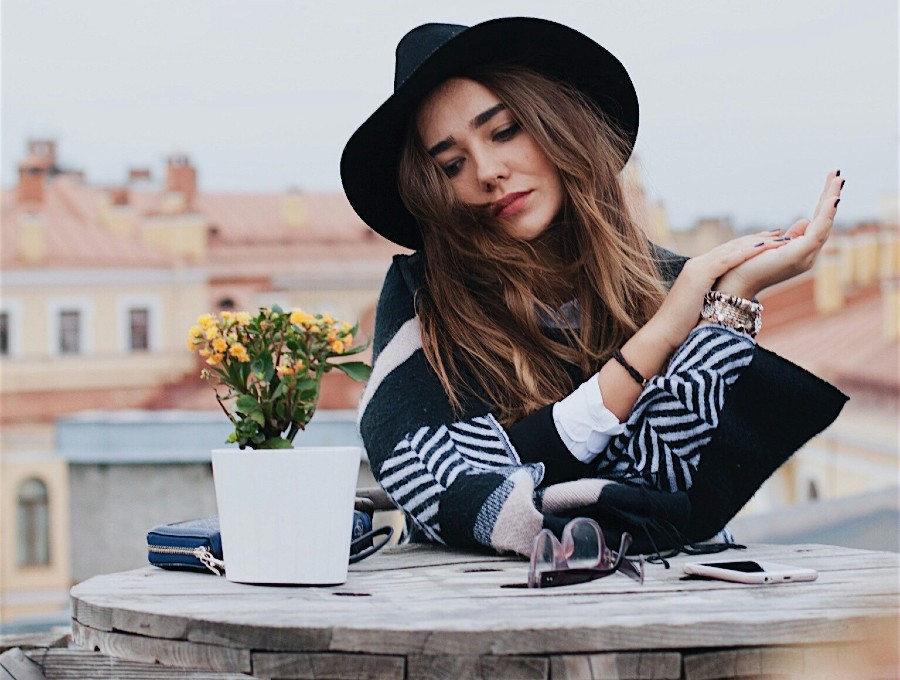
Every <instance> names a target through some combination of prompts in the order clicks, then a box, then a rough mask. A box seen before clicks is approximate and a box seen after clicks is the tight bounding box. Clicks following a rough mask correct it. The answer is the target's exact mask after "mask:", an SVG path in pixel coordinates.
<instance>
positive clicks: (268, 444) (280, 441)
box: [258, 437, 294, 449]
mask: <svg viewBox="0 0 900 680" xmlns="http://www.w3.org/2000/svg"><path fill="white" fill-rule="evenodd" d="M258 448H260V449H292V448H294V445H293V444H291V443H290V442H289V441H288V440H287V439H285V438H284V437H269V438H268V439H266V441H264V442H263V443H262V446H260V447H258Z"/></svg>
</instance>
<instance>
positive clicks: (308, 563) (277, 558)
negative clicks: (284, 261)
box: [187, 305, 371, 585]
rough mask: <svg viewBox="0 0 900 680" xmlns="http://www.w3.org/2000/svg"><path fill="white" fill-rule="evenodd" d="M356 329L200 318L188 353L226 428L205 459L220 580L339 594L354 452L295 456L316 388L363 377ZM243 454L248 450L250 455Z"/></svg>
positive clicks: (269, 319) (304, 320)
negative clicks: (335, 587) (337, 374)
mask: <svg viewBox="0 0 900 680" xmlns="http://www.w3.org/2000/svg"><path fill="white" fill-rule="evenodd" d="M357 330H358V325H357V326H351V325H350V324H348V323H346V322H341V321H338V320H336V319H333V318H332V317H331V316H329V315H328V314H316V315H312V314H308V313H306V312H304V311H303V310H300V309H293V310H290V311H285V310H283V309H281V308H280V307H278V306H277V305H276V306H273V307H271V308H260V310H259V312H258V313H257V314H256V315H255V316H251V315H250V314H249V313H248V312H229V311H224V312H221V313H220V314H218V315H212V314H204V315H202V316H200V317H199V318H198V319H197V324H196V325H195V326H193V327H192V328H191V329H190V333H189V337H188V343H187V344H188V348H189V349H190V350H191V351H196V352H198V353H199V354H200V356H201V357H203V358H204V359H205V360H206V364H207V366H206V367H204V368H203V370H202V371H201V373H200V375H201V377H202V378H203V379H205V380H207V381H208V382H209V383H210V384H211V385H212V386H213V389H214V390H215V395H216V400H217V401H218V403H219V405H220V406H221V408H222V410H223V411H224V413H225V415H226V416H227V417H228V419H229V420H230V421H231V423H232V425H233V426H234V430H233V431H232V432H231V434H230V435H229V437H228V442H229V443H236V444H237V445H238V448H223V449H215V450H213V452H212V463H213V478H214V481H215V487H216V504H217V506H218V511H219V523H220V527H221V534H222V548H223V552H224V553H225V559H226V575H227V576H228V578H229V579H231V580H232V581H240V582H247V583H294V584H310V585H315V584H336V583H343V582H344V581H345V580H346V578H347V564H348V557H349V552H350V535H351V523H352V517H353V497H354V491H355V489H356V478H357V474H358V471H359V461H360V458H361V453H362V450H361V448H360V447H355V446H347V447H301V448H298V449H294V447H293V441H294V438H295V437H296V435H297V434H298V433H299V432H300V431H301V430H303V429H305V427H306V425H307V424H308V423H309V421H310V419H311V418H312V417H313V415H314V414H315V411H316V405H317V403H318V399H319V392H320V390H321V387H322V378H323V377H324V376H325V374H326V373H328V372H330V371H332V370H335V369H336V370H339V371H342V372H343V373H345V374H346V375H348V376H349V377H350V378H353V379H354V380H359V381H363V380H365V379H367V378H368V376H369V373H370V372H371V368H370V367H369V366H368V365H367V364H366V363H364V362H361V361H351V362H346V361H335V360H336V359H341V358H343V357H347V356H350V355H354V354H358V353H360V352H362V351H364V350H365V349H366V347H367V346H368V344H367V343H364V344H354V342H355V340H354V337H355V335H356V333H357ZM246 449H253V450H252V451H246Z"/></svg>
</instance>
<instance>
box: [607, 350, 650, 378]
mask: <svg viewBox="0 0 900 680" xmlns="http://www.w3.org/2000/svg"><path fill="white" fill-rule="evenodd" d="M613 359H615V360H616V361H618V362H619V363H620V364H622V368H624V369H625V370H626V371H628V375H630V376H631V377H632V378H634V381H635V382H636V383H637V384H638V385H640V386H641V387H646V386H647V379H646V378H645V377H644V376H642V375H641V374H640V371H638V370H637V369H636V368H635V367H634V366H632V365H631V364H629V363H628V361H626V359H625V357H623V356H622V353H621V352H620V351H619V350H615V351H614V352H613Z"/></svg>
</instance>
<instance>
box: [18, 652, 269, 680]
mask: <svg viewBox="0 0 900 680" xmlns="http://www.w3.org/2000/svg"><path fill="white" fill-rule="evenodd" d="M28 656H29V657H30V658H31V659H33V661H34V663H32V666H33V667H34V668H41V667H43V669H44V670H43V675H42V676H41V677H42V678H45V679H46V680H247V678H251V677H253V676H250V675H246V674H243V673H222V672H218V671H216V672H208V671H189V670H185V669H183V668H174V667H167V666H161V665H160V664H148V663H140V662H138V661H124V660H122V659H115V658H112V657H109V656H104V655H103V654H100V653H98V652H92V651H89V650H86V649H51V650H49V651H48V652H47V654H43V653H42V652H39V651H37V650H35V651H32V652H28ZM38 664H40V665H38ZM16 680H25V678H24V677H23V678H19V676H16Z"/></svg>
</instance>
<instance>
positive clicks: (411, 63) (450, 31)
mask: <svg viewBox="0 0 900 680" xmlns="http://www.w3.org/2000/svg"><path fill="white" fill-rule="evenodd" d="M467 28H469V27H468V26H460V25H457V24H422V25H421V26H416V27H415V28H414V29H412V30H411V31H410V32H409V33H407V34H406V35H404V36H403V37H402V38H401V39H400V42H399V43H397V63H396V65H395V67H394V92H396V91H397V90H398V89H399V88H400V86H401V85H403V83H405V82H406V81H407V80H408V79H409V77H410V76H411V75H412V74H413V73H415V71H416V69H418V68H419V66H421V65H422V64H423V63H424V62H425V61H426V60H427V59H428V57H430V56H431V55H432V54H434V53H435V52H436V51H437V50H438V49H439V48H440V47H441V46H442V45H444V44H446V43H447V42H449V41H450V40H451V39H452V38H455V37H456V36H457V35H459V34H460V33H462V32H463V31H465V30H466V29H467Z"/></svg>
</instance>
